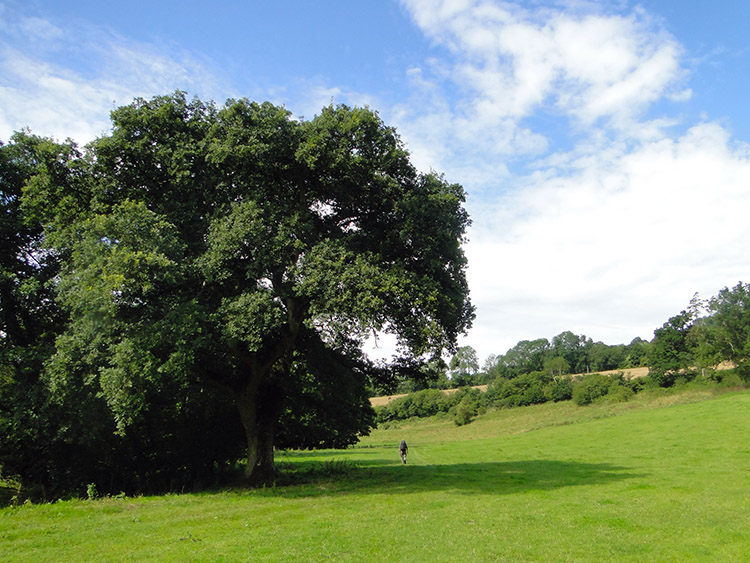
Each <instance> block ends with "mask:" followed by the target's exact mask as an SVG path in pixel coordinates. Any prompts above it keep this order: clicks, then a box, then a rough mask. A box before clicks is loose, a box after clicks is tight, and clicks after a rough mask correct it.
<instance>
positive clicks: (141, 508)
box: [0, 392, 750, 561]
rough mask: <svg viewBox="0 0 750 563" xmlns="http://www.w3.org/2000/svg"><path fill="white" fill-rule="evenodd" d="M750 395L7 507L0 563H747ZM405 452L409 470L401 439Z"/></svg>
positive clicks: (444, 433)
mask: <svg viewBox="0 0 750 563" xmlns="http://www.w3.org/2000/svg"><path fill="white" fill-rule="evenodd" d="M748 431H750V393H747V392H740V393H730V394H727V395H722V396H719V397H715V398H708V395H707V394H701V393H693V394H692V395H685V396H682V397H675V396H669V397H659V398H654V397H652V398H650V399H647V398H644V399H640V400H637V401H634V402H633V403H626V404H621V405H595V406H592V407H585V408H576V407H574V406H573V405H572V404H570V403H565V404H559V405H540V406H538V407H529V408H525V409H513V410H509V411H500V412H497V413H490V414H489V415H487V416H485V417H483V418H480V419H479V420H477V421H475V422H473V423H472V424H470V425H468V426H465V427H461V428H457V427H455V426H454V425H453V424H452V422H450V421H448V420H443V421H441V420H435V419H432V420H430V421H423V422H421V423H405V424H404V425H402V426H401V427H398V428H391V429H388V430H378V431H377V432H375V433H374V434H373V435H372V436H371V437H368V438H367V439H366V440H365V441H364V442H363V443H362V444H361V446H360V447H357V448H351V449H349V450H345V451H328V452H290V453H284V454H281V455H280V456H279V461H280V462H281V463H282V465H284V466H285V467H286V468H287V470H288V471H289V472H290V474H291V475H292V476H296V477H294V478H295V479H297V480H301V481H302V482H301V483H299V484H296V485H291V486H277V487H275V488H268V489H265V490H255V491H244V490H231V491H224V492H216V493H210V494H208V493H206V494H186V495H169V496H164V497H151V498H134V499H130V498H128V499H103V500H99V501H82V500H81V501H66V502H58V503H54V504H49V505H41V506H27V507H19V508H7V509H3V510H2V511H0V554H2V555H1V557H2V559H3V560H4V561H86V560H98V561H144V560H145V561H177V560H179V561H249V560H252V561H320V560H326V559H330V560H334V561H375V560H377V561H467V560H471V561H613V560H617V561H686V560H688V561H747V560H750V444H749V443H748V436H749V435H750V434H749V432H748ZM402 436H403V437H405V438H406V439H407V440H408V441H409V445H410V451H409V464H408V465H406V466H403V465H401V463H400V461H399V459H398V455H397V451H396V448H397V444H398V442H399V440H400V439H401V437H402Z"/></svg>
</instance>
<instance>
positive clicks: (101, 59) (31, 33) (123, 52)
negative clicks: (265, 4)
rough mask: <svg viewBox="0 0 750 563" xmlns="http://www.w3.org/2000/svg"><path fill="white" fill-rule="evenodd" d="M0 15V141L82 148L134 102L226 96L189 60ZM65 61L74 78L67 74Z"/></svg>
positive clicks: (100, 34)
mask: <svg viewBox="0 0 750 563" xmlns="http://www.w3.org/2000/svg"><path fill="white" fill-rule="evenodd" d="M3 15H4V17H5V22H4V25H3V26H2V27H1V28H0V139H6V140H7V139H8V137H9V136H10V134H11V133H12V132H13V131H17V130H20V129H22V128H24V127H28V128H30V129H31V131H32V132H33V133H35V134H39V135H44V136H51V137H54V138H58V139H59V138H66V137H71V138H73V139H74V140H75V141H77V142H79V143H81V144H83V143H86V142H88V141H90V140H92V139H94V138H95V137H97V136H100V135H101V134H103V133H106V132H107V131H109V129H110V121H109V112H110V111H111V110H112V109H114V108H115V107H117V106H119V105H123V104H127V103H130V102H131V101H132V100H133V98H135V97H145V98H149V97H151V96H155V95H159V94H165V93H169V92H173V91H174V90H175V89H184V90H187V91H189V92H191V93H193V94H197V95H200V96H201V97H203V98H204V99H217V101H223V100H222V98H223V97H224V96H225V95H226V94H225V93H224V91H223V89H222V86H221V81H220V80H219V79H218V78H217V77H216V76H215V74H214V73H213V72H210V71H208V70H207V67H206V65H205V64H203V63H202V62H201V61H200V60H199V59H198V58H196V57H195V56H193V55H191V54H189V53H186V52H177V53H172V54H169V53H165V52H162V51H159V50H158V49H155V48H154V47H152V46H149V45H142V44H137V43H134V42H131V41H127V40H126V39H124V38H121V37H119V36H117V35H116V34H114V33H112V32H110V31H108V30H106V29H101V28H92V27H86V26H84V25H78V26H72V27H66V28H65V29H64V30H63V29H62V28H60V27H58V26H56V25H55V24H54V23H53V22H50V21H47V20H44V19H43V18H39V17H20V16H16V15H15V14H14V13H12V12H11V11H10V10H9V9H8V8H7V7H5V8H4V11H3ZM11 45H12V46H11ZM71 61H76V67H77V68H78V70H76V71H73V70H71V67H72V64H71Z"/></svg>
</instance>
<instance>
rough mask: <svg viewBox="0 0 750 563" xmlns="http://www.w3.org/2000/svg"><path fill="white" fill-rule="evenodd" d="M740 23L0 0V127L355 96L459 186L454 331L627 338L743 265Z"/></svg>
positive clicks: (310, 106)
mask: <svg viewBox="0 0 750 563" xmlns="http://www.w3.org/2000/svg"><path fill="white" fill-rule="evenodd" d="M748 37H750V4H747V3H746V2H744V1H729V0H726V1H723V2H716V3H708V2H703V1H692V0H681V1H678V0H642V1H641V2H630V1H627V0H612V1H609V2H607V1H602V2H588V1H586V0H568V1H566V0H557V1H554V0H535V1H527V2H505V1H499V0H498V1H492V0H402V1H396V0H392V1H389V0H358V1H356V2H354V1H348V0H339V1H333V0H317V1H302V0H276V1H275V2H261V1H245V2H241V1H229V2H215V3H212V4H208V3H205V2H194V1H191V0H187V1H186V0H182V1H179V2H178V1H171V0H170V1H161V0H153V1H151V2H143V3H141V2H127V3H126V2H101V0H99V1H89V0H79V1H77V2H73V3H63V2H58V1H42V0H37V1H33V0H30V1H17V0H0V139H2V140H7V139H8V137H9V136H10V134H11V132H12V131H14V130H18V129H20V128H22V127H30V128H31V130H32V131H33V132H34V133H38V134H42V135H49V136H53V137H56V138H59V139H63V138H65V137H71V138H73V139H75V140H77V141H79V142H80V143H85V142H88V141H90V140H91V139H93V138H95V137H96V136H98V135H101V134H103V133H106V132H107V130H108V127H109V118H108V114H109V111H110V110H111V109H113V108H114V107H115V106H117V105H122V104H126V103H129V102H130V101H131V100H132V99H133V97H135V96H142V97H150V96H153V95H157V94H163V93H168V92H171V91H173V90H175V89H178V88H179V89H183V90H186V91H188V92H189V93H190V94H195V95H198V96H199V97H201V98H202V99H205V100H208V99H213V100H216V101H217V102H219V103H221V102H223V101H224V100H225V99H226V98H228V97H248V98H250V99H254V100H259V101H261V100H270V101H272V102H275V103H278V104H284V105H286V107H287V108H289V109H290V110H291V111H292V112H293V113H294V114H295V115H298V116H304V117H308V118H309V117H312V116H313V115H314V114H316V113H317V112H318V111H319V110H320V108H321V107H322V106H323V105H326V104H328V103H330V102H331V101H333V102H335V103H346V104H349V105H364V104H367V105H369V106H370V107H372V108H374V109H377V110H378V111H379V112H380V115H381V117H382V118H383V119H384V120H385V121H386V123H388V124H389V125H394V126H396V127H397V129H398V131H399V133H400V134H401V136H402V139H403V140H404V142H405V143H406V145H407V147H408V148H409V150H410V151H411V153H412V159H413V161H414V163H415V164H416V165H417V166H418V167H419V168H420V169H422V170H429V169H431V168H432V169H435V170H438V171H441V172H444V173H445V174H446V177H447V179H448V180H450V181H453V182H458V183H461V184H463V185H464V187H465V188H466V189H467V192H468V201H467V207H468V209H469V212H470V213H471V215H472V217H473V221H474V224H473V226H472V229H471V231H470V233H469V238H470V241H469V242H468V244H467V245H466V253H467V256H468V258H469V271H468V275H469V281H470V285H471V290H472V299H473V301H474V303H475V305H476V306H477V319H476V322H475V325H474V328H473V329H472V331H471V332H470V333H469V334H468V335H467V337H466V338H464V339H463V340H462V342H461V343H462V344H466V345H471V346H473V347H475V348H476V349H477V351H478V353H479V356H480V358H481V359H484V358H486V357H487V356H488V355H489V354H492V353H494V354H502V353H504V352H505V351H507V349H508V348H510V347H511V346H513V345H514V344H516V342H518V341H519V340H523V339H534V338H541V337H544V338H552V337H553V336H555V335H556V334H559V333H560V332H562V331H564V330H571V331H573V332H575V333H576V334H585V335H587V336H589V337H591V338H593V339H594V340H600V341H603V342H605V343H608V344H616V343H628V342H630V341H631V340H632V339H633V338H634V337H636V336H639V337H642V338H646V339H650V338H651V337H652V336H653V330H654V329H655V328H657V327H659V326H661V324H662V323H664V322H665V321H666V320H667V318H669V317H670V316H672V315H674V314H676V313H678V312H679V311H681V310H682V309H684V308H685V307H686V306H687V304H688V302H689V301H690V299H691V297H692V296H693V294H694V293H696V292H698V293H700V295H701V296H702V297H710V296H712V295H715V294H716V293H717V292H718V291H719V290H720V289H721V288H722V287H725V286H732V285H734V284H736V283H737V282H738V281H745V282H750V260H748V251H749V250H750V221H748V220H747V216H748V212H750V144H749V142H750V119H748V109H747V91H748V77H750V41H749V40H748Z"/></svg>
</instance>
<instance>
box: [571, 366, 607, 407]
mask: <svg viewBox="0 0 750 563" xmlns="http://www.w3.org/2000/svg"><path fill="white" fill-rule="evenodd" d="M610 385H611V381H610V379H609V378H608V377H607V376H606V375H602V374H600V373H589V374H586V375H584V376H583V379H581V380H580V381H576V382H575V383H574V384H573V402H574V403H575V404H576V405H578V406H579V407H582V406H584V405H589V404H591V403H592V402H594V401H595V400H596V399H598V398H599V397H603V396H604V395H606V394H607V392H608V391H609V386H610Z"/></svg>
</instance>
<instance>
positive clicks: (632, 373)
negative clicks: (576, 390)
mask: <svg viewBox="0 0 750 563" xmlns="http://www.w3.org/2000/svg"><path fill="white" fill-rule="evenodd" d="M597 373H601V374H604V375H611V374H616V373H624V375H625V377H627V378H628V379H633V378H635V377H644V376H646V375H648V368H647V367H640V368H630V369H613V370H609V371H600V372H597ZM583 375H584V374H582V373H576V374H573V375H572V377H581V376H583ZM472 387H473V388H474V389H479V390H480V391H487V386H486V385H473V386H472ZM455 392H456V389H444V390H443V393H455ZM407 394H408V393H400V394H396V395H384V396H382V397H370V404H371V405H372V406H373V407H382V406H383V405H387V404H388V403H390V402H391V401H393V400H394V399H398V398H400V397H406V395H407Z"/></svg>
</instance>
